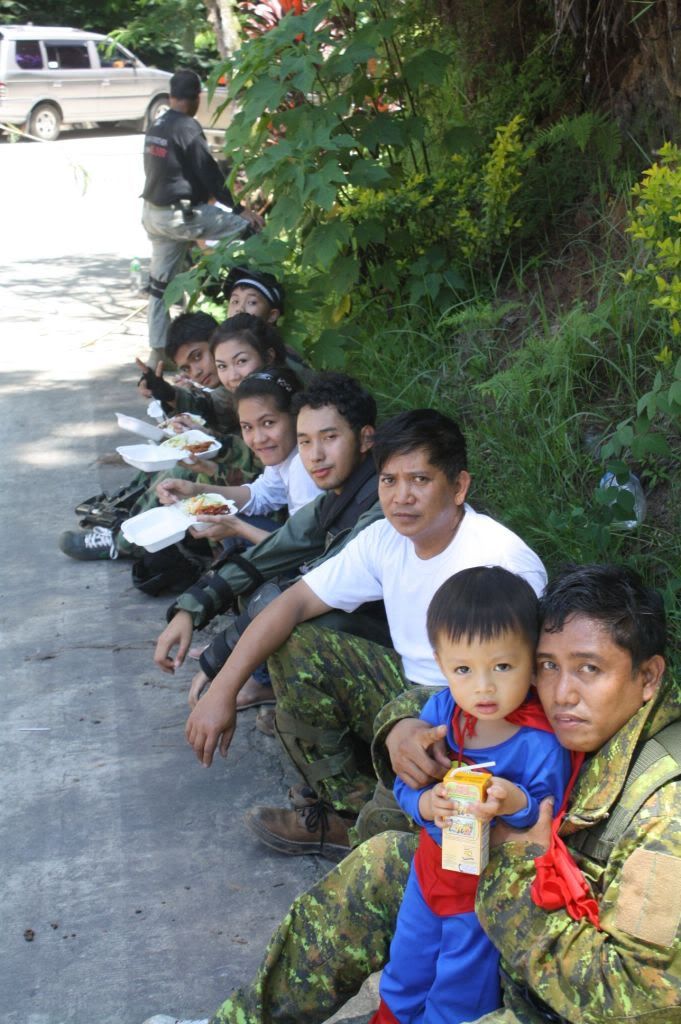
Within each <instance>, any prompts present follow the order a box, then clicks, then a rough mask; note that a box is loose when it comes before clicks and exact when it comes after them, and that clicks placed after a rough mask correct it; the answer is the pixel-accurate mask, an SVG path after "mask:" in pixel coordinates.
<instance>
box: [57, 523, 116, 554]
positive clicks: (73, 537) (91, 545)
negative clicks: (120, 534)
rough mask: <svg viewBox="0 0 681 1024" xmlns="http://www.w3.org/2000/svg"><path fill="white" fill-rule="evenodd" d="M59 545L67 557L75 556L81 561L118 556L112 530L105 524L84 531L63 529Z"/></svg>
mask: <svg viewBox="0 0 681 1024" xmlns="http://www.w3.org/2000/svg"><path fill="white" fill-rule="evenodd" d="M59 547H60V549H61V550H62V551H63V552H64V554H65V555H68V556H69V558H77V559H78V560H79V561H81V562H94V561H98V560H99V559H102V558H111V559H114V558H118V551H117V549H116V540H115V537H114V533H113V530H109V529H108V528H107V527H106V526H95V527H94V529H92V530H86V531H85V532H84V533H81V532H79V531H78V530H65V531H64V533H62V535H61V537H60V538H59Z"/></svg>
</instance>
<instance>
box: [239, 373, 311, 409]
mask: <svg viewBox="0 0 681 1024" xmlns="http://www.w3.org/2000/svg"><path fill="white" fill-rule="evenodd" d="M302 386H303V385H302V384H301V383H300V378H299V377H298V375H297V374H296V373H294V372H293V370H290V369H289V367H288V366H272V367H268V369H266V370H256V372H255V373H249V375H248V376H247V377H244V379H243V380H242V381H241V382H240V383H239V386H238V388H237V389H236V391H235V392H234V402H235V404H236V405H237V406H238V404H239V402H240V401H241V400H242V399H243V398H262V397H263V396H268V397H270V398H273V399H274V404H275V406H276V408H277V409H278V410H279V412H290V411H291V402H292V401H293V396H294V395H295V394H296V392H297V391H300V389H301V388H302Z"/></svg>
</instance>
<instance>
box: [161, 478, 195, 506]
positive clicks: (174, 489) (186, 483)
mask: <svg viewBox="0 0 681 1024" xmlns="http://www.w3.org/2000/svg"><path fill="white" fill-rule="evenodd" d="M199 493H200V492H199V491H197V490H196V486H195V484H193V483H192V481H191V480H176V479H175V478H174V477H171V478H169V479H168V480H161V481H160V483H157V484H156V497H157V498H158V500H159V502H160V503H161V505H175V504H177V502H178V501H184V499H185V498H191V497H193V496H194V495H195V494H199Z"/></svg>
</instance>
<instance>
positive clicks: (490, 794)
mask: <svg viewBox="0 0 681 1024" xmlns="http://www.w3.org/2000/svg"><path fill="white" fill-rule="evenodd" d="M525 807H527V797H526V796H525V794H524V793H523V791H522V789H519V788H518V786H514V785H513V783H512V782H509V781H508V779H500V778H498V777H497V776H496V775H493V776H492V781H491V782H490V784H489V787H488V789H487V793H486V794H485V800H484V802H481V803H474V804H471V807H470V812H471V814H472V815H473V816H474V817H475V818H477V819H478V821H491V820H492V818H499V817H501V815H503V814H516V813H517V812H518V811H522V810H523V809H524V808H525Z"/></svg>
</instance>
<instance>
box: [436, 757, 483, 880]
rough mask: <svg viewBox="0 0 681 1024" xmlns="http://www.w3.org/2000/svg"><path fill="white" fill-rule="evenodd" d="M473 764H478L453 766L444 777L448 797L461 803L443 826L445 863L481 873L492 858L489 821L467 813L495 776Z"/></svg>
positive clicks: (465, 870) (453, 868)
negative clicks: (479, 769) (468, 808)
mask: <svg viewBox="0 0 681 1024" xmlns="http://www.w3.org/2000/svg"><path fill="white" fill-rule="evenodd" d="M474 767H475V768H477V766H475V765H462V766H460V767H456V768H450V769H449V771H448V772H447V774H446V775H445V777H444V779H443V780H442V781H443V782H444V785H445V787H446V789H447V795H448V796H449V798H450V799H451V800H456V802H457V804H458V805H459V809H458V811H456V812H455V813H454V814H453V815H452V818H451V820H450V822H449V825H447V827H446V828H443V830H442V867H443V868H446V869H447V870H448V871H462V872H463V873H464V874H466V875H479V874H480V873H481V872H482V871H483V870H484V868H485V867H486V865H487V861H488V860H489V822H487V821H478V819H477V818H474V817H473V815H472V814H469V813H467V807H468V806H470V804H473V803H477V802H478V801H482V800H484V799H485V793H486V792H487V787H488V786H489V784H490V782H491V780H492V776H491V774H490V773H489V772H483V771H478V770H476V771H473V770H472V769H473V768H474ZM480 767H481V768H489V767H492V764H490V763H489V762H486V763H485V764H484V765H480Z"/></svg>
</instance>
